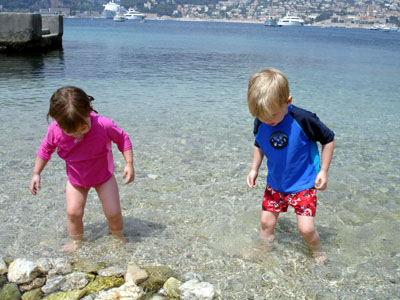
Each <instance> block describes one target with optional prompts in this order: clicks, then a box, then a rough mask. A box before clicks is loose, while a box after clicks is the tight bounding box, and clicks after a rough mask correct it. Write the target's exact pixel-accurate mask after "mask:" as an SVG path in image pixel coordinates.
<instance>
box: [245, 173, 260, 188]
mask: <svg viewBox="0 0 400 300" xmlns="http://www.w3.org/2000/svg"><path fill="white" fill-rule="evenodd" d="M257 176H258V171H255V170H251V171H250V173H249V175H247V185H248V186H249V187H250V188H251V189H254V188H255V187H256V186H257V184H256V179H257Z"/></svg>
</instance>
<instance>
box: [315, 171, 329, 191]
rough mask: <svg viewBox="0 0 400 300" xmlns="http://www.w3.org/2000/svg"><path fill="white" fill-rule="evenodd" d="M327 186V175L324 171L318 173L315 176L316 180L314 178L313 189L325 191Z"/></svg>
mask: <svg viewBox="0 0 400 300" xmlns="http://www.w3.org/2000/svg"><path fill="white" fill-rule="evenodd" d="M327 185H328V173H327V172H326V171H322V170H321V171H320V172H319V173H318V175H317V178H315V184H314V187H315V189H316V190H320V191H323V190H325V189H326V186H327Z"/></svg>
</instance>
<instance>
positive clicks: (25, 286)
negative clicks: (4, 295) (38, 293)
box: [19, 277, 46, 291]
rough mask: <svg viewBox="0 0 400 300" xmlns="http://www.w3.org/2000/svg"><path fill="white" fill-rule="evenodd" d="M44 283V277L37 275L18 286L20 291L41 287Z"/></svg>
mask: <svg viewBox="0 0 400 300" xmlns="http://www.w3.org/2000/svg"><path fill="white" fill-rule="evenodd" d="M45 283H46V278H40V277H37V278H35V279H33V280H32V281H31V282H29V283H27V284H23V285H20V286H19V289H20V290H21V291H31V290H34V289H37V288H41V287H42V286H44V284H45Z"/></svg>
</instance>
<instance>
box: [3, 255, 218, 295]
mask: <svg viewBox="0 0 400 300" xmlns="http://www.w3.org/2000/svg"><path fill="white" fill-rule="evenodd" d="M216 297H218V296H217V292H216V290H215V288H214V286H213V285H212V284H210V283H208V282H204V281H203V280H202V276H201V275H200V274H198V273H194V272H188V273H186V274H183V275H181V276H179V275H178V274H177V273H176V272H175V271H173V270H172V269H171V268H169V267H166V266H146V267H143V268H142V267H139V266H138V265H137V264H135V263H129V264H128V266H127V267H126V268H123V267H118V266H106V264H104V263H101V262H91V261H84V260H77V261H70V260H69V259H67V258H40V259H38V260H36V261H33V260H28V259H24V258H18V259H15V260H9V259H1V258H0V299H2V300H19V299H22V300H39V299H45V300H78V299H83V300H115V299H121V300H122V299H126V300H167V299H174V300H178V299H181V300H212V299H216Z"/></svg>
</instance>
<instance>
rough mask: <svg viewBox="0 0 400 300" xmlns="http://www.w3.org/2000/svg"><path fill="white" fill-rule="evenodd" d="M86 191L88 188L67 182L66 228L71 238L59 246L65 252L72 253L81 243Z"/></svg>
mask: <svg viewBox="0 0 400 300" xmlns="http://www.w3.org/2000/svg"><path fill="white" fill-rule="evenodd" d="M88 192H89V189H85V188H81V187H77V186H73V185H72V184H71V183H70V182H69V181H68V182H67V185H66V201H67V229H68V234H69V236H70V238H71V240H70V241H69V242H67V243H66V244H65V245H63V246H62V247H61V249H62V250H63V251H65V252H69V253H74V252H75V251H76V249H78V248H79V247H80V246H81V245H82V238H83V215H84V211H85V205H86V198H87V194H88Z"/></svg>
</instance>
